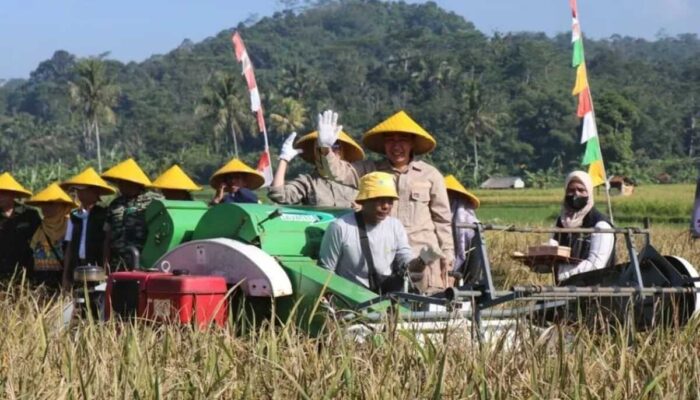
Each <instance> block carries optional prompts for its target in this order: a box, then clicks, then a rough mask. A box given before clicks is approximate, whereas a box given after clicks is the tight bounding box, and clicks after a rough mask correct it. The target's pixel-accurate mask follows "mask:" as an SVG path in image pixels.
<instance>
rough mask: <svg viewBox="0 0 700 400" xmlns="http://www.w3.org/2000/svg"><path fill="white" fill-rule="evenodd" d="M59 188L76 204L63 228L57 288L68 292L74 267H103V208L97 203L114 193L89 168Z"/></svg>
mask: <svg viewBox="0 0 700 400" xmlns="http://www.w3.org/2000/svg"><path fill="white" fill-rule="evenodd" d="M60 186H61V187H62V188H63V189H64V190H66V191H68V192H71V191H74V192H75V194H76V195H77V198H78V202H79V206H78V208H76V209H75V210H73V212H71V214H70V218H69V219H68V227H67V228H66V237H65V242H66V253H65V257H64V263H63V277H62V283H61V285H62V286H63V288H64V289H65V290H68V289H70V287H71V286H72V284H73V271H74V270H75V268H76V267H78V266H82V265H102V264H103V263H104V254H103V252H104V242H105V230H104V227H105V222H106V220H107V208H106V207H104V206H102V205H100V204H99V203H100V200H101V199H100V197H101V196H109V195H113V194H114V193H116V190H114V189H113V188H112V187H111V186H109V185H108V184H107V182H105V181H104V180H103V179H102V178H100V176H99V175H98V174H97V172H96V171H95V170H94V169H93V168H92V167H88V168H87V169H85V170H84V171H82V172H81V173H79V174H78V175H75V176H74V177H72V178H70V179H68V180H66V181H64V182H63V183H61V185H60Z"/></svg>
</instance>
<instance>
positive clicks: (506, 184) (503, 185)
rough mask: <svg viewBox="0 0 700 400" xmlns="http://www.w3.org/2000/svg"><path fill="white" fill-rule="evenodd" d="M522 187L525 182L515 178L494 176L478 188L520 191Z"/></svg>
mask: <svg viewBox="0 0 700 400" xmlns="http://www.w3.org/2000/svg"><path fill="white" fill-rule="evenodd" d="M524 187H525V181H523V180H522V178H519V177H517V176H501V177H497V176H494V177H491V178H489V179H487V180H486V182H484V183H482V184H481V186H480V188H482V189H522V188H524Z"/></svg>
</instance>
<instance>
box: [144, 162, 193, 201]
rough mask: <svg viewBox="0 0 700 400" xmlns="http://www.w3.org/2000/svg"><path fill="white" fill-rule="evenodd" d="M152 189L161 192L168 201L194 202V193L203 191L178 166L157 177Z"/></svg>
mask: <svg viewBox="0 0 700 400" xmlns="http://www.w3.org/2000/svg"><path fill="white" fill-rule="evenodd" d="M151 187H152V188H153V189H158V190H160V192H161V193H162V194H163V196H164V197H165V199H166V200H184V201H192V192H197V191H200V190H202V187H201V186H199V185H197V184H196V183H194V181H193V180H192V179H191V178H190V177H189V176H187V174H186V173H185V171H183V170H182V168H180V166H179V165H177V164H175V165H173V166H172V167H170V168H168V170H167V171H165V172H163V173H162V174H161V175H160V176H159V177H157V178H156V179H155V180H154V181H153V184H152V185H151Z"/></svg>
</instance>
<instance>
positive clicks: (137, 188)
mask: <svg viewBox="0 0 700 400" xmlns="http://www.w3.org/2000/svg"><path fill="white" fill-rule="evenodd" d="M117 188H119V193H121V194H122V195H124V196H125V197H136V196H138V195H139V194H141V192H143V186H141V185H139V184H138V183H133V182H127V181H117Z"/></svg>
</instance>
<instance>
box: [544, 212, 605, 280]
mask: <svg viewBox="0 0 700 400" xmlns="http://www.w3.org/2000/svg"><path fill="white" fill-rule="evenodd" d="M595 227H596V228H598V229H611V228H612V226H611V225H610V224H609V223H607V222H605V221H600V222H598V223H597V224H595ZM614 247H615V235H614V234H612V233H593V234H591V246H590V250H589V251H588V257H587V258H586V259H585V260H582V261H581V262H579V263H578V264H560V265H559V269H558V273H557V279H558V280H559V282H561V281H563V280H565V279H568V278H571V277H572V276H574V275H578V274H582V273H584V272H589V271H594V270H597V269H603V268H605V267H606V266H607V265H608V261H609V260H610V257H611V256H612V253H613V250H614Z"/></svg>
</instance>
